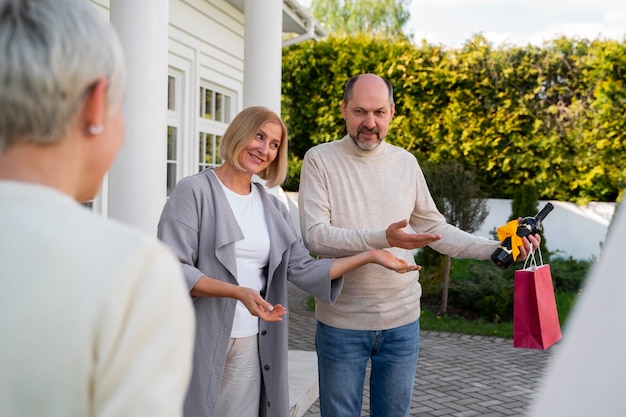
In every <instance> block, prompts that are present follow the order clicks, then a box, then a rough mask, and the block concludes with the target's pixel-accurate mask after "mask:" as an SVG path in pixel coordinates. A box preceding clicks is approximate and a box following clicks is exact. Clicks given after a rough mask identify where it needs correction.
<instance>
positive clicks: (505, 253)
mask: <svg viewBox="0 0 626 417" xmlns="http://www.w3.org/2000/svg"><path fill="white" fill-rule="evenodd" d="M553 208H554V206H553V205H552V204H551V203H547V204H546V205H545V206H544V207H543V208H542V209H541V211H540V212H539V213H537V215H536V216H528V217H524V218H523V219H522V220H520V222H519V224H518V225H517V231H516V234H517V235H518V236H519V237H526V236H530V235H534V234H537V233H539V232H540V231H541V230H542V225H541V222H543V220H544V219H545V218H546V216H547V215H548V213H550V212H551V211H552V209H553ZM491 260H492V261H493V262H494V263H495V264H496V265H498V266H499V267H500V268H502V269H505V268H508V267H509V266H510V265H511V264H512V263H513V261H514V259H513V245H512V244H511V238H510V237H507V238H506V239H504V240H503V241H502V242H501V244H500V246H498V249H496V250H495V251H494V252H493V253H492V254H491Z"/></svg>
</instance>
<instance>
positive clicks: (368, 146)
mask: <svg viewBox="0 0 626 417" xmlns="http://www.w3.org/2000/svg"><path fill="white" fill-rule="evenodd" d="M361 132H367V133H375V134H376V137H377V139H376V141H372V140H361V139H360V138H359V135H360V134H361ZM350 138H352V141H353V142H354V143H355V144H356V146H358V147H359V148H360V149H362V150H364V151H371V150H373V149H376V148H377V147H378V145H380V144H381V142H382V141H383V138H381V137H380V131H379V130H378V129H377V128H373V129H368V128H366V127H360V128H359V129H358V130H357V132H356V136H353V135H350Z"/></svg>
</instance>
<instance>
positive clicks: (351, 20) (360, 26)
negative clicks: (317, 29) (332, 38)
mask: <svg viewBox="0 0 626 417" xmlns="http://www.w3.org/2000/svg"><path fill="white" fill-rule="evenodd" d="M410 3H411V1H410V0H312V1H311V6H310V10H311V13H312V14H313V17H315V19H316V20H317V21H318V22H320V24H321V25H322V26H323V27H324V28H325V29H326V30H328V31H329V32H331V33H333V34H335V35H354V34H359V33H370V34H374V35H383V36H389V37H392V38H396V39H404V38H407V35H406V34H405V32H404V26H405V25H406V23H407V22H408V21H409V18H410V16H411V14H410V12H409V11H408V7H409V5H410Z"/></svg>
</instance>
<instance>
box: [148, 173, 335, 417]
mask: <svg viewBox="0 0 626 417" xmlns="http://www.w3.org/2000/svg"><path fill="white" fill-rule="evenodd" d="M254 185H256V186H257V187H258V188H259V190H260V192H261V198H262V200H263V206H264V209H265V217H266V220H267V227H268V230H269V236H270V256H269V265H268V268H267V286H266V289H265V292H264V294H262V295H263V296H264V297H265V299H266V300H267V301H268V302H270V303H271V304H272V305H273V304H282V305H283V306H285V307H286V306H287V281H291V282H293V283H294V284H295V285H296V286H298V287H299V288H301V289H302V290H304V291H306V292H308V293H310V294H312V295H314V296H316V297H318V298H320V299H322V300H325V301H327V302H331V303H332V302H334V301H335V299H336V298H337V295H338V294H339V292H340V291H341V286H342V282H343V278H339V279H336V280H332V281H331V280H330V265H331V263H332V261H333V260H332V259H323V260H315V259H313V258H312V257H311V256H310V255H309V251H308V250H307V249H306V247H305V246H304V244H303V243H302V241H301V240H300V238H299V237H298V235H297V234H296V232H295V230H294V227H293V225H292V224H291V219H290V216H289V212H288V210H287V208H286V207H285V205H284V204H283V203H281V202H280V201H279V200H278V199H277V198H276V197H274V196H272V195H270V194H268V193H267V192H266V191H265V189H264V188H263V186H262V185H260V184H256V183H255V184H254ZM158 236H159V238H160V239H161V240H162V241H163V242H165V243H166V244H167V245H168V246H169V247H170V248H171V249H172V250H173V251H174V252H175V253H176V255H177V256H178V258H179V259H180V261H181V263H182V266H183V272H184V276H185V280H186V283H187V287H188V288H189V289H190V290H191V288H192V287H193V286H194V285H195V284H196V282H197V281H198V279H200V277H202V276H204V275H206V276H208V277H211V278H215V279H219V280H222V281H225V282H230V283H232V284H237V278H236V277H237V270H236V261H235V242H236V241H237V240H241V239H243V234H242V232H241V230H240V228H239V226H238V223H237V221H236V220H235V217H234V215H233V212H232V210H231V209H230V205H229V204H228V201H227V199H226V195H225V194H224V190H223V189H222V187H221V185H220V183H219V181H218V180H217V178H216V177H215V175H214V174H213V173H212V172H211V171H210V170H205V171H203V172H200V173H198V174H196V175H193V176H190V177H187V178H184V179H182V180H181V181H180V182H179V183H178V184H177V185H176V188H175V189H174V191H173V193H172V195H171V196H170V198H169V200H168V202H167V203H166V205H165V207H164V209H163V213H162V215H161V220H160V221H159V227H158ZM193 301H194V307H195V313H196V339H195V349H194V359H193V373H192V377H191V383H190V386H189V390H188V392H187V397H186V399H185V408H184V415H185V417H214V416H215V413H216V409H217V399H218V394H219V389H220V384H221V380H222V374H223V371H224V364H225V362H226V349H227V344H228V339H229V337H230V332H231V328H232V324H233V318H234V314H235V304H236V300H234V299H232V298H215V297H207V298H194V300H193ZM287 325H288V316H285V317H283V321H281V322H275V323H267V322H264V321H262V320H261V321H260V325H259V335H258V338H259V355H260V360H261V369H262V373H263V385H262V392H261V409H260V410H259V416H261V417H265V416H268V417H288V416H289V387H288V377H287V349H288V345H287V331H288V330H287V329H288V326H287Z"/></svg>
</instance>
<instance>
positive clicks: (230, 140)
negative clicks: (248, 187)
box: [219, 106, 288, 187]
mask: <svg viewBox="0 0 626 417" xmlns="http://www.w3.org/2000/svg"><path fill="white" fill-rule="evenodd" d="M267 122H274V123H278V124H279V125H280V127H281V130H282V135H281V138H280V146H279V147H278V153H277V155H276V159H274V160H273V161H272V163H271V164H269V166H268V167H267V168H265V169H264V170H263V171H261V172H259V174H258V175H259V177H261V178H263V179H264V180H265V181H267V186H268V187H274V186H277V185H280V184H282V183H283V182H284V181H285V178H287V169H288V162H287V140H288V135H287V127H286V126H285V124H284V123H283V121H282V120H281V118H280V117H279V116H278V115H277V114H276V113H274V112H273V111H272V110H270V109H268V108H267V107H261V106H254V107H248V108H246V109H244V110H242V111H241V112H240V113H239V114H238V115H237V116H235V118H234V119H233V121H232V122H231V123H230V125H229V126H228V128H227V129H226V132H224V136H223V137H222V140H221V141H220V147H219V152H220V157H221V158H222V160H224V161H225V162H228V163H230V164H232V165H233V166H235V167H236V168H237V169H241V166H240V165H239V160H238V158H239V154H241V151H243V150H244V149H245V147H246V146H248V143H249V142H250V139H251V138H253V137H254V136H255V135H256V134H257V133H258V132H259V129H260V128H261V126H263V125H264V124H265V123H267Z"/></svg>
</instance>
